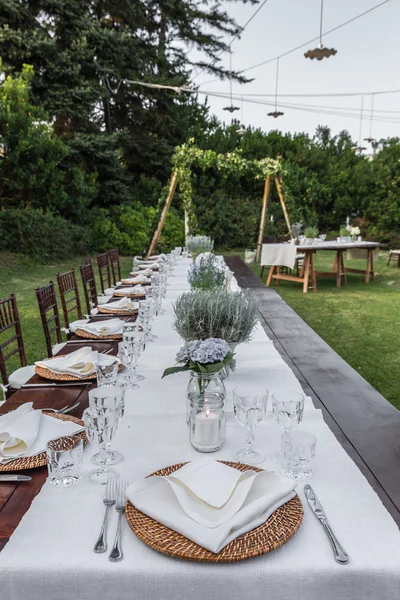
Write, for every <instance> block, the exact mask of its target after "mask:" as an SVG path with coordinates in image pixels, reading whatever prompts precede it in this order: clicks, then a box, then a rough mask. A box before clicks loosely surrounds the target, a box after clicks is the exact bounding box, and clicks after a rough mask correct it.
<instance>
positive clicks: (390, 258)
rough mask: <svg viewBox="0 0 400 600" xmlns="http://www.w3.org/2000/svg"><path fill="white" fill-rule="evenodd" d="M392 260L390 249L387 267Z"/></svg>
mask: <svg viewBox="0 0 400 600" xmlns="http://www.w3.org/2000/svg"><path fill="white" fill-rule="evenodd" d="M391 260H392V251H391V250H389V258H388V261H387V265H386V266H387V267H388V266H389V265H390V261H391ZM399 265H400V255H399Z"/></svg>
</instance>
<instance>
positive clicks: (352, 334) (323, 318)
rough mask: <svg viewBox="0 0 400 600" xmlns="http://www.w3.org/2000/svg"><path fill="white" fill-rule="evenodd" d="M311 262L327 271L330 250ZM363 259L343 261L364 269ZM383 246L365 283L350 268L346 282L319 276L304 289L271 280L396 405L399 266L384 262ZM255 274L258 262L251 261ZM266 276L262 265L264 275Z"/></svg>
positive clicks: (399, 396) (399, 391) (399, 397)
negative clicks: (315, 288) (310, 287)
mask: <svg viewBox="0 0 400 600" xmlns="http://www.w3.org/2000/svg"><path fill="white" fill-rule="evenodd" d="M315 256H316V261H315V266H316V270H319V271H330V268H331V265H332V262H333V258H334V253H333V252H317V254H316V255H315ZM365 262H366V261H362V260H352V261H346V266H348V267H353V268H359V269H364V268H365ZM386 262H387V252H382V253H381V255H380V256H379V259H378V260H377V261H376V263H375V271H376V279H375V281H372V282H370V283H369V284H368V285H366V284H365V281H364V276H363V275H356V274H352V273H348V275H347V277H348V285H347V286H346V287H341V288H340V289H337V288H336V285H335V284H336V281H335V279H334V278H330V277H318V278H317V286H318V291H317V292H316V293H314V292H312V291H309V292H308V293H307V294H303V291H302V285H300V284H297V283H292V282H289V281H282V282H280V284H279V286H276V285H274V284H273V287H274V289H276V291H277V292H278V293H279V294H280V295H281V296H282V298H283V299H284V300H285V301H286V302H287V303H288V304H289V305H290V306H291V307H292V308H293V309H294V310H295V311H296V312H297V313H298V314H299V315H300V316H301V317H302V319H304V321H306V323H308V325H310V327H312V328H313V329H314V330H315V331H316V332H317V333H318V334H319V335H320V336H321V337H322V338H323V339H324V340H325V341H326V342H327V343H328V344H329V345H330V346H331V347H332V348H333V349H334V350H336V352H337V353H338V354H340V356H342V358H344V360H346V361H347V362H348V363H349V364H350V365H351V366H352V367H353V368H354V369H355V370H356V371H358V372H359V373H360V375H362V376H363V377H364V379H366V380H367V381H368V382H369V383H370V384H371V385H372V386H373V387H374V388H376V389H377V390H378V391H379V392H380V393H381V394H382V395H383V396H384V397H385V398H386V399H387V400H389V402H391V403H392V404H393V405H394V406H396V407H397V408H399V409H400V269H398V267H397V262H396V263H395V262H394V261H392V263H391V265H390V266H389V267H387V266H386ZM251 267H252V269H253V271H254V272H255V273H256V274H257V275H258V276H259V275H260V272H261V268H260V266H259V265H255V264H254V265H251ZM266 277H267V269H265V270H264V275H263V281H264V282H265V280H266Z"/></svg>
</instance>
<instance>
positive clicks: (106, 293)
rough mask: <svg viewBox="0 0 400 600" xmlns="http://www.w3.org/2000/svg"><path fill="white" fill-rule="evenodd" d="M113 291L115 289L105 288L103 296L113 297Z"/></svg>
mask: <svg viewBox="0 0 400 600" xmlns="http://www.w3.org/2000/svg"><path fill="white" fill-rule="evenodd" d="M114 290H115V288H113V287H110V288H107V289H105V290H104V294H105V295H106V296H114Z"/></svg>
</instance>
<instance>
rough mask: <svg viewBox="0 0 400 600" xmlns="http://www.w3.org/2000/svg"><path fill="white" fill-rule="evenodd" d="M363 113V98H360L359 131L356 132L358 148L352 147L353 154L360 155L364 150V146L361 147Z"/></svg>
mask: <svg viewBox="0 0 400 600" xmlns="http://www.w3.org/2000/svg"><path fill="white" fill-rule="evenodd" d="M363 113H364V96H361V111H360V129H359V132H358V146H353V147H352V150H353V151H354V152H358V153H359V154H361V152H363V150H366V148H365V147H364V146H361V136H362V123H363Z"/></svg>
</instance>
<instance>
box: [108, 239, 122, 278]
mask: <svg viewBox="0 0 400 600" xmlns="http://www.w3.org/2000/svg"><path fill="white" fill-rule="evenodd" d="M108 258H109V260H110V266H111V274H112V278H113V282H114V285H116V283H117V281H121V263H120V262H119V252H118V249H117V248H115V249H114V250H109V251H108Z"/></svg>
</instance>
